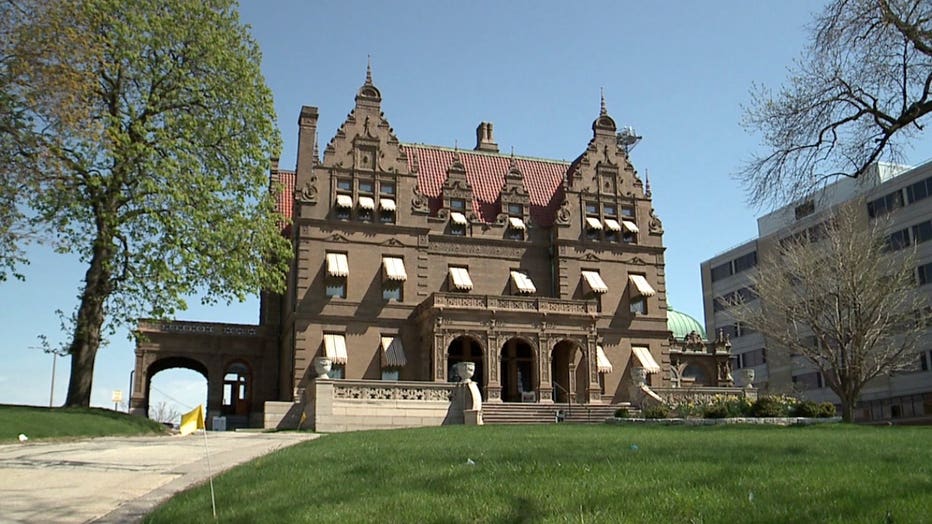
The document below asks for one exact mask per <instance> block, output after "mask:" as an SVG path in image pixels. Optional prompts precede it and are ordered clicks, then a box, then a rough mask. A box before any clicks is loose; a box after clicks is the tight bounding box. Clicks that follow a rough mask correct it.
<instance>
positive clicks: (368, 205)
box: [359, 196, 375, 211]
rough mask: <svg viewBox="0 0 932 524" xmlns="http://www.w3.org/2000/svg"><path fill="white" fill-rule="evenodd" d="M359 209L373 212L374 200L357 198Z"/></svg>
mask: <svg viewBox="0 0 932 524" xmlns="http://www.w3.org/2000/svg"><path fill="white" fill-rule="evenodd" d="M359 208H360V209H369V210H372V211H374V210H375V200H374V199H373V198H372V197H367V196H361V197H359Z"/></svg>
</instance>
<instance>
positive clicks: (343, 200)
mask: <svg viewBox="0 0 932 524" xmlns="http://www.w3.org/2000/svg"><path fill="white" fill-rule="evenodd" d="M337 207H353V197H351V196H349V195H337Z"/></svg>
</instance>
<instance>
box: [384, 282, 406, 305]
mask: <svg viewBox="0 0 932 524" xmlns="http://www.w3.org/2000/svg"><path fill="white" fill-rule="evenodd" d="M382 300H394V301H395V302H401V301H402V300H404V282H399V281H397V280H386V281H384V282H383V283H382Z"/></svg>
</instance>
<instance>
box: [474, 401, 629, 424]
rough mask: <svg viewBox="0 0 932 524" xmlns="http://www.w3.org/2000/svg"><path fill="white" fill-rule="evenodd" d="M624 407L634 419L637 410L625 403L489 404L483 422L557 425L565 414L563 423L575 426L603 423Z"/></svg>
mask: <svg viewBox="0 0 932 524" xmlns="http://www.w3.org/2000/svg"><path fill="white" fill-rule="evenodd" d="M620 407H625V408H628V413H629V415H631V416H636V413H637V410H636V409H633V408H632V407H631V406H630V404H628V403H621V404H611V405H608V404H573V405H572V406H570V405H568V404H536V403H535V404H531V403H528V404H518V403H494V404H493V403H485V404H483V405H482V419H483V421H485V423H486V424H553V423H555V422H557V413H558V412H562V415H563V421H564V422H569V423H574V424H601V423H602V422H604V421H605V420H606V419H609V418H612V417H613V416H614V415H615V410H617V409H618V408H620Z"/></svg>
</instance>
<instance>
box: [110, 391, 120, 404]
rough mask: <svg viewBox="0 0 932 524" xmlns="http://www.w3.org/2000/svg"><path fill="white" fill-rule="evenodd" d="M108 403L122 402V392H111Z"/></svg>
mask: <svg viewBox="0 0 932 524" xmlns="http://www.w3.org/2000/svg"><path fill="white" fill-rule="evenodd" d="M110 402H123V391H122V390H119V389H115V390H113V397H112V398H111V400H110Z"/></svg>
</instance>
